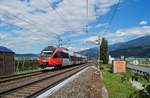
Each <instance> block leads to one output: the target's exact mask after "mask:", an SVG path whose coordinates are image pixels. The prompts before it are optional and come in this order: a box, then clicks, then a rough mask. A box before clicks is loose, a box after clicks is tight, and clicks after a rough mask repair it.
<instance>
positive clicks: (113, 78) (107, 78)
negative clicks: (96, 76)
mask: <svg viewBox="0 0 150 98" xmlns="http://www.w3.org/2000/svg"><path fill="white" fill-rule="evenodd" d="M102 74H103V82H104V84H105V86H106V88H107V90H108V94H109V98H146V97H143V96H145V93H141V92H142V91H137V90H136V89H135V88H134V87H132V84H131V83H130V82H129V80H131V79H132V78H134V80H137V81H138V82H140V83H142V84H143V85H149V84H150V82H149V80H147V79H145V77H144V76H142V75H138V74H134V73H133V72H131V71H129V70H128V71H127V72H126V73H112V65H102ZM147 89H148V92H150V91H149V90H150V89H149V88H147ZM129 96H130V97H129ZM133 96H134V97H133ZM135 96H136V97H135ZM141 96H142V97H141ZM146 96H147V95H146Z"/></svg>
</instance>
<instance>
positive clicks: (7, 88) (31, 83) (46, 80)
mask: <svg viewBox="0 0 150 98" xmlns="http://www.w3.org/2000/svg"><path fill="white" fill-rule="evenodd" d="M85 67H87V65H85V64H84V65H81V66H74V67H70V68H66V69H62V70H57V71H52V72H47V73H43V74H39V75H36V76H31V77H26V78H21V79H17V80H12V81H10V82H9V81H8V82H4V83H0V87H1V88H0V97H1V98H22V97H36V96H38V95H39V94H41V93H42V92H43V91H46V90H47V89H49V88H51V87H53V86H55V85H57V84H58V83H60V82H61V81H63V80H65V79H66V78H68V77H70V76H72V75H73V74H76V73H77V72H79V71H81V70H82V69H84V68H85ZM29 78H30V79H29Z"/></svg>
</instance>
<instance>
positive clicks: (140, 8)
mask: <svg viewBox="0 0 150 98" xmlns="http://www.w3.org/2000/svg"><path fill="white" fill-rule="evenodd" d="M86 1H87V0H0V46H5V47H8V48H10V49H11V50H13V51H14V52H16V53H40V51H41V50H42V49H43V48H44V47H46V46H48V45H58V44H59V43H61V44H62V45H63V47H67V48H69V49H72V50H73V51H79V50H84V49H88V48H91V47H96V45H95V44H94V43H87V40H96V39H97V34H99V35H100V37H101V38H102V37H104V38H106V39H107V40H108V43H109V44H115V43H119V42H126V41H129V40H132V39H135V38H138V37H142V36H147V35H150V13H149V10H150V7H149V4H150V0H120V1H119V0H88V6H87V2H86ZM10 2H11V3H10ZM87 7H88V9H87Z"/></svg>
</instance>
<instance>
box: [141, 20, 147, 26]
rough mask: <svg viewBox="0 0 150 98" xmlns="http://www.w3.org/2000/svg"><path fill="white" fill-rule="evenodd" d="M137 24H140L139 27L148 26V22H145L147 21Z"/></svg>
mask: <svg viewBox="0 0 150 98" xmlns="http://www.w3.org/2000/svg"><path fill="white" fill-rule="evenodd" d="M139 24H140V25H147V24H148V22H147V21H145V20H143V21H141V22H140V23H139Z"/></svg>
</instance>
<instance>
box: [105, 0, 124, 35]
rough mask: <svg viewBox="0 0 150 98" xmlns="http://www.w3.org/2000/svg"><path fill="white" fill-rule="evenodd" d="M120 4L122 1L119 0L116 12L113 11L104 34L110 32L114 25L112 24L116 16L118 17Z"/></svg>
mask: <svg viewBox="0 0 150 98" xmlns="http://www.w3.org/2000/svg"><path fill="white" fill-rule="evenodd" d="M120 3H121V0H119V1H118V3H117V4H116V6H115V8H114V11H113V13H112V16H111V17H110V20H109V22H108V25H107V26H106V28H105V30H104V33H107V32H108V31H109V29H110V27H111V25H112V23H113V20H114V18H115V16H116V13H117V11H118V8H119V5H120Z"/></svg>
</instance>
